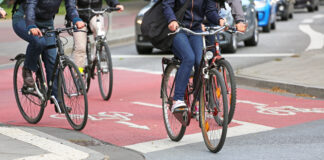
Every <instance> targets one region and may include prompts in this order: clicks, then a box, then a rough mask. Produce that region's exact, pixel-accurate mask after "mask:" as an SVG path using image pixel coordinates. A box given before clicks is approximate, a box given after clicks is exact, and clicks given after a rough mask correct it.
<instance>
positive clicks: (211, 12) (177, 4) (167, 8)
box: [162, 0, 221, 29]
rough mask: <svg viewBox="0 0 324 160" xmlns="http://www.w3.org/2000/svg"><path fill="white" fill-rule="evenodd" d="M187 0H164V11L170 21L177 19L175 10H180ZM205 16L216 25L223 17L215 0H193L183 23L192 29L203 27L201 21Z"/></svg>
mask: <svg viewBox="0 0 324 160" xmlns="http://www.w3.org/2000/svg"><path fill="white" fill-rule="evenodd" d="M185 2H186V0H163V2H162V4H163V9H164V12H163V13H164V15H165V17H166V19H167V20H168V23H170V22H172V21H176V20H177V19H176V16H175V14H174V11H177V10H179V9H180V8H181V6H183V5H184V3H185ZM192 2H193V3H192ZM205 16H206V17H207V19H208V21H209V22H211V23H213V24H215V25H218V24H219V20H220V19H221V17H220V16H219V15H218V11H217V9H216V2H215V0H191V2H190V3H189V5H188V8H187V10H186V12H185V15H184V18H183V21H182V25H184V27H186V28H190V29H201V23H202V22H203V20H204V17H205Z"/></svg>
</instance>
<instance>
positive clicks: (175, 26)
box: [168, 21, 179, 32]
mask: <svg viewBox="0 0 324 160" xmlns="http://www.w3.org/2000/svg"><path fill="white" fill-rule="evenodd" d="M168 28H169V30H170V31H172V32H174V31H176V30H177V29H178V28H179V24H178V22H177V21H172V22H170V23H169V25H168Z"/></svg>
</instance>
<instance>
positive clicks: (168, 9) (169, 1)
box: [162, 0, 177, 23]
mask: <svg viewBox="0 0 324 160" xmlns="http://www.w3.org/2000/svg"><path fill="white" fill-rule="evenodd" d="M162 5H163V14H164V16H165V18H166V19H167V21H168V23H171V22H172V21H177V18H176V16H175V14H174V12H173V8H174V6H175V0H163V1H162Z"/></svg>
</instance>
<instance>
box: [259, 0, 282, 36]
mask: <svg viewBox="0 0 324 160" xmlns="http://www.w3.org/2000/svg"><path fill="white" fill-rule="evenodd" d="M254 3H255V9H256V10H257V11H258V21H259V22H258V24H259V27H262V30H263V32H270V30H271V29H276V16H277V15H276V14H277V13H276V10H277V0H254Z"/></svg>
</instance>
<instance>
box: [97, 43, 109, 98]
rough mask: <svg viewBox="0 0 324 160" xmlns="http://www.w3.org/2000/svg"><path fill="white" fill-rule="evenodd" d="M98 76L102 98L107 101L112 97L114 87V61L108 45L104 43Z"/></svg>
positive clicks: (100, 55) (100, 53)
mask: <svg viewBox="0 0 324 160" xmlns="http://www.w3.org/2000/svg"><path fill="white" fill-rule="evenodd" d="M97 74H98V82H99V88H100V93H101V96H102V98H103V99H104V100H106V101H107V100H109V98H110V97H111V93H112V87H113V70H112V60H111V54H110V51H109V47H108V45H107V43H102V47H101V49H100V50H99V55H98V64H97Z"/></svg>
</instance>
